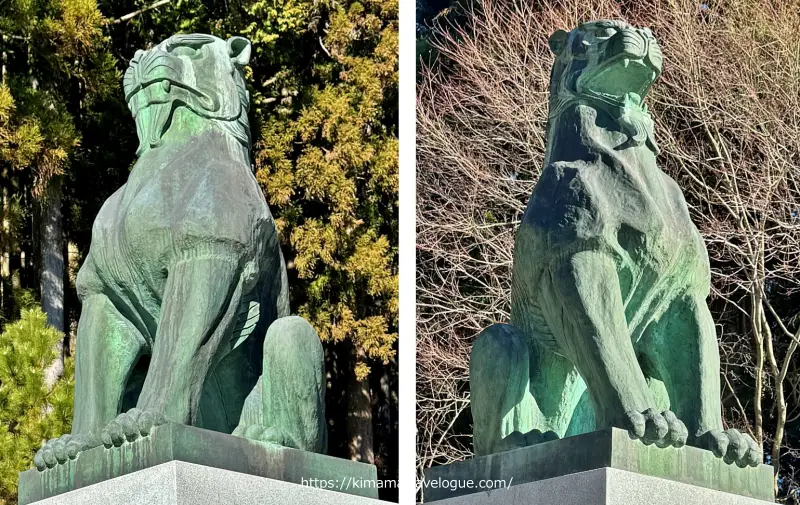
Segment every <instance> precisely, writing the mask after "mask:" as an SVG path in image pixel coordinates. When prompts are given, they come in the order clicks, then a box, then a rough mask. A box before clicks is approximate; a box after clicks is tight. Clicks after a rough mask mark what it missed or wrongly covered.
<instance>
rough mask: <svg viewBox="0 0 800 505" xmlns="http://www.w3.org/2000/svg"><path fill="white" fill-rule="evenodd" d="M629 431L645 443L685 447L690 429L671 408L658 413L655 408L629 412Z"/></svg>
mask: <svg viewBox="0 0 800 505" xmlns="http://www.w3.org/2000/svg"><path fill="white" fill-rule="evenodd" d="M627 416H628V426H627V428H628V433H630V435H631V436H632V437H634V438H638V439H641V441H642V442H644V443H645V444H648V445H649V444H656V446H658V447H669V446H673V447H683V446H684V445H686V439H687V438H688V437H689V430H687V429H686V425H685V424H683V421H681V420H680V419H678V418H677V417H676V416H675V414H674V413H673V412H672V411H670V410H665V411H664V412H662V413H660V414H659V413H658V412H656V411H655V410H653V409H647V410H645V411H644V412H641V413H639V412H628V413H627Z"/></svg>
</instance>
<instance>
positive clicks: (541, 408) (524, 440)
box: [469, 324, 583, 455]
mask: <svg viewBox="0 0 800 505" xmlns="http://www.w3.org/2000/svg"><path fill="white" fill-rule="evenodd" d="M469 384H470V407H471V409H472V418H473V423H474V425H473V444H474V447H475V454H476V455H485V454H493V453H496V452H502V451H505V450H510V449H514V448H516V447H524V446H528V445H533V444H536V443H539V442H543V441H547V440H553V439H556V438H559V437H563V436H564V433H565V432H566V429H567V425H568V424H569V420H570V417H571V409H572V408H574V406H575V403H576V402H577V399H578V398H580V394H581V392H582V389H583V383H582V382H581V381H580V377H579V376H578V375H577V372H576V371H575V368H574V367H573V366H572V364H571V363H569V362H568V361H567V360H565V359H564V358H562V357H560V356H556V355H555V354H553V353H551V352H549V351H546V350H544V349H542V348H541V347H540V346H538V345H536V344H535V343H533V342H532V341H531V339H530V337H529V336H527V335H525V333H524V332H523V331H522V330H520V329H519V328H517V327H515V326H513V325H509V324H493V325H492V326H489V327H488V328H486V329H485V330H483V331H482V332H481V334H480V335H479V336H478V339H477V340H476V341H475V343H474V344H473V346H472V352H471V354H470V362H469Z"/></svg>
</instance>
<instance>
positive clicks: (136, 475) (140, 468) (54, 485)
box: [19, 424, 383, 505]
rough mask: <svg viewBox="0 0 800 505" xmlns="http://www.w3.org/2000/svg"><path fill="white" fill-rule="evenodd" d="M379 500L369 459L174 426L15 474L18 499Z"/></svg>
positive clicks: (166, 502)
mask: <svg viewBox="0 0 800 505" xmlns="http://www.w3.org/2000/svg"><path fill="white" fill-rule="evenodd" d="M377 498H378V486H377V471H376V469H375V466H373V465H367V464H364V463H357V462H353V461H348V460H344V459H340V458H333V457H330V456H325V455H322V454H315V453H310V452H304V451H299V450H296V449H288V448H284V447H277V446H272V445H269V444H263V443H259V442H254V441H251V440H247V439H244V438H241V437H234V436H231V435H225V434H223V433H217V432H213V431H208V430H203V429H199V428H193V427H190V426H184V425H180V424H165V425H163V426H158V427H156V428H154V429H153V431H152V432H151V434H150V435H149V436H147V437H144V438H142V439H139V440H136V441H134V442H130V443H126V444H124V445H123V446H122V447H114V448H111V449H106V448H104V447H97V448H94V449H91V450H88V451H85V452H83V453H81V454H79V455H78V457H77V458H76V459H75V460H71V461H68V462H66V463H64V464H62V465H58V466H56V467H55V468H51V469H48V470H45V471H44V472H39V471H38V470H36V469H33V470H28V471H26V472H23V473H21V474H20V476H19V504H20V505H28V504H31V503H35V504H36V505H56V504H58V505H79V504H80V505H94V504H104V505H123V504H125V505H127V504H131V505H133V504H136V505H142V504H148V505H178V504H181V505H183V504H186V505H189V504H193V505H212V504H213V505H228V504H230V505H249V504H251V503H252V504H254V505H255V504H259V505H267V504H270V505H272V504H274V505H282V504H290V503H292V504H294V503H304V504H306V505H316V504H324V505H345V504H353V505H362V504H363V505H367V504H378V503H383V502H379V501H378V500H377Z"/></svg>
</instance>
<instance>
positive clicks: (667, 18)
mask: <svg viewBox="0 0 800 505" xmlns="http://www.w3.org/2000/svg"><path fill="white" fill-rule="evenodd" d="M452 16H453V17H451V18H444V19H441V20H440V21H439V22H438V23H437V24H436V25H435V26H433V27H432V32H433V36H432V39H431V40H430V44H431V47H432V56H430V57H427V56H425V57H423V58H422V60H421V63H420V69H419V72H420V76H419V83H418V96H417V100H418V102H417V143H418V145H417V156H418V159H417V191H418V197H417V202H418V208H417V226H418V236H417V248H418V250H417V254H418V267H417V278H418V328H417V334H418V342H417V354H418V356H417V367H418V370H417V379H418V384H417V392H418V393H417V395H418V399H417V400H418V406H417V412H418V428H419V433H418V443H419V446H418V454H419V470H420V471H421V470H422V469H424V468H426V467H428V466H431V465H433V464H444V463H449V462H453V461H457V460H461V459H464V458H466V457H469V456H470V455H471V443H470V439H469V415H468V412H469V408H468V407H469V388H468V360H469V349H470V346H471V343H472V341H473V339H474V338H475V336H476V335H477V333H478V332H479V331H480V330H481V329H483V328H484V327H486V326H487V325H489V324H491V323H493V322H498V321H507V319H508V312H509V305H508V300H509V287H510V273H511V270H510V268H511V255H512V250H513V236H514V232H515V229H516V226H517V224H518V222H519V219H520V217H521V214H522V211H523V210H524V205H525V203H526V201H527V199H528V197H529V196H530V193H531V190H532V188H533V185H534V184H535V182H536V179H537V177H538V174H539V170H540V168H541V164H542V157H543V154H544V149H545V137H544V130H545V126H546V117H547V96H548V89H547V85H548V79H549V72H550V67H551V65H552V55H551V54H550V52H549V49H548V47H547V38H548V37H549V35H550V34H551V33H552V32H553V31H555V30H556V29H559V28H562V29H567V30H569V29H571V28H573V27H574V26H576V25H577V24H578V23H579V22H582V21H587V20H590V19H599V18H616V19H624V20H627V21H628V22H630V23H632V24H635V25H639V26H648V27H650V28H651V29H652V30H653V32H654V34H655V35H656V37H657V38H658V40H659V42H660V43H661V46H662V49H663V53H664V55H665V62H664V73H663V75H662V76H661V78H660V80H659V81H658V82H657V84H656V85H655V87H654V88H653V90H652V92H651V94H650V96H649V98H648V103H649V104H650V109H651V111H652V114H653V117H654V118H655V120H656V123H657V128H656V138H657V140H658V142H659V144H660V147H661V150H662V153H661V155H660V156H659V158H658V162H659V164H660V166H661V168H662V169H663V170H664V171H665V172H667V173H668V174H669V175H670V176H672V177H673V178H674V179H675V180H677V181H678V183H679V184H680V185H681V187H682V188H683V190H684V193H685V195H686V199H687V202H688V203H689V206H690V211H691V213H692V217H693V220H694V222H695V223H696V224H697V226H698V229H699V230H700V232H701V234H702V235H703V237H704V238H705V240H706V244H707V247H708V251H709V256H710V259H711V263H712V275H713V279H712V284H713V285H712V296H711V298H710V299H709V304H710V306H711V307H712V311H713V312H714V315H715V318H716V320H717V331H718V335H719V339H720V349H721V352H722V363H723V371H722V373H723V379H724V380H723V385H724V391H723V392H722V393H723V394H722V398H721V401H722V402H723V406H724V407H725V409H724V411H725V421H726V423H727V424H728V425H734V426H737V427H739V428H741V429H743V430H746V431H749V432H750V433H752V434H753V436H754V437H756V438H757V439H758V440H761V441H762V442H763V443H764V447H765V453H766V454H767V461H768V462H771V463H772V464H773V465H774V466H775V467H776V468H780V469H781V471H782V474H781V475H782V477H783V479H782V483H781V486H780V493H781V501H787V502H791V501H792V500H794V499H795V495H796V492H797V491H796V490H797V488H798V484H797V481H795V476H794V468H793V463H792V462H793V461H794V460H795V458H796V452H795V448H793V447H792V444H791V443H790V441H791V440H792V439H794V444H795V445H796V446H800V443H798V437H800V433H798V431H800V424H798V419H799V418H800V371H798V369H797V367H796V366H795V365H794V362H793V360H792V358H793V357H794V356H795V351H796V350H797V346H798V344H799V343H800V317H798V316H800V304H798V300H800V38H798V37H797V33H800V1H798V0H791V1H777V0H774V1H761V0H738V1H733V0H730V1H727V0H721V1H718V2H713V3H712V2H709V3H698V2H694V1H689V0H654V1H652V2H632V1H631V2H624V1H623V2H617V1H614V0H589V1H587V0H562V1H555V2H552V1H551V2H543V1H534V2H530V1H523V0H507V1H501V0H484V1H481V2H477V3H475V4H473V5H472V6H470V7H466V8H465V9H464V10H463V11H461V12H458V13H456V14H453V15H452ZM448 19H458V20H459V23H458V24H455V23H448ZM465 426H466V429H465ZM793 430H794V431H793ZM787 433H788V434H790V435H791V434H794V435H793V437H792V436H789V437H787ZM782 458H783V459H782ZM782 462H783V463H784V464H783V465H782V464H781V463H782Z"/></svg>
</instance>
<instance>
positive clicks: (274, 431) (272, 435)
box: [233, 424, 294, 447]
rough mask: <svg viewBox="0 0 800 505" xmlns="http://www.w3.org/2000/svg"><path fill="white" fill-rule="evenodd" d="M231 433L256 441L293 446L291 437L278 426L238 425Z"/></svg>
mask: <svg viewBox="0 0 800 505" xmlns="http://www.w3.org/2000/svg"><path fill="white" fill-rule="evenodd" d="M233 435H234V436H237V437H242V438H247V439H249V440H255V441H256V442H266V443H268V444H275V445H280V446H283V447H294V445H293V444H292V441H291V439H290V438H289V437H288V436H287V435H286V434H285V433H284V432H283V431H281V430H280V429H279V428H274V427H267V426H261V425H260V424H251V425H248V426H238V427H237V428H236V429H235V430H233Z"/></svg>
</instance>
